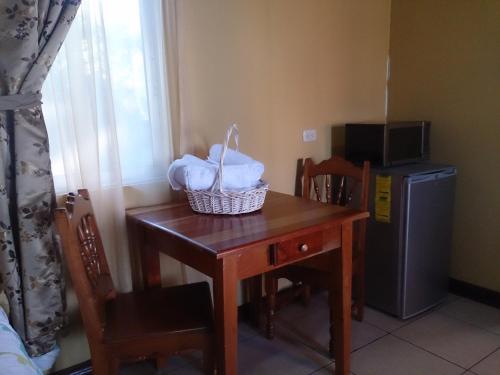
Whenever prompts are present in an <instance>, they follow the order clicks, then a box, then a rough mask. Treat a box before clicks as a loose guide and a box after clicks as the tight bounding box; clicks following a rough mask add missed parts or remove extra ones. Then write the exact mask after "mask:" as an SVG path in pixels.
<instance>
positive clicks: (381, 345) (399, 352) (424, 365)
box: [351, 335, 464, 375]
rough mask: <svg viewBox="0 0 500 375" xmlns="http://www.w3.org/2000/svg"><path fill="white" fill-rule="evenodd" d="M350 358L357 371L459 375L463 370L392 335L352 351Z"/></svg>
mask: <svg viewBox="0 0 500 375" xmlns="http://www.w3.org/2000/svg"><path fill="white" fill-rule="evenodd" d="M351 362H352V366H351V369H352V372H353V373H355V374H356V375H402V374H404V375H429V374H432V375H459V374H462V373H463V372H464V369H462V368H460V367H459V366H456V365H454V364H452V363H450V362H447V361H445V360H443V359H441V358H438V357H436V356H434V355H432V354H431V353H428V352H426V351H425V350H422V349H419V348H417V347H415V346H413V345H411V344H409V343H407V342H405V341H403V340H400V339H398V338H396V337H394V336H391V335H387V336H385V337H383V338H381V339H380V340H377V341H375V342H374V343H372V344H370V345H368V346H366V347H364V348H362V349H360V350H358V351H356V352H354V353H353V354H352V357H351Z"/></svg>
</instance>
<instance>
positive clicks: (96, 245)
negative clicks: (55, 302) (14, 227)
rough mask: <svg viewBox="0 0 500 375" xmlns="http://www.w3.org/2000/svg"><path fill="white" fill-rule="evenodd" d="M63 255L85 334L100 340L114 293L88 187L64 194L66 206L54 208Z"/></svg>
mask: <svg viewBox="0 0 500 375" xmlns="http://www.w3.org/2000/svg"><path fill="white" fill-rule="evenodd" d="M56 225H57V228H58V231H59V235H60V236H61V242H62V246H63V253H64V258H65V261H66V264H67V267H68V270H69V273H70V276H71V280H72V282H73V288H74V289H75V292H76V295H77V298H78V302H79V304H80V311H81V314H82V319H83V323H84V325H85V331H86V333H87V336H88V337H89V338H91V339H97V340H100V339H101V338H102V334H103V329H104V326H105V324H106V320H105V303H106V301H107V300H109V299H112V298H114V297H115V296H116V290H115V288H114V285H113V280H112V279H111V274H110V272H109V267H108V263H107V261H106V255H105V253H104V248H103V245H102V240H101V236H100V234H99V230H98V228H97V224H96V221H95V217H94V211H93V210H92V204H91V202H90V197H89V193H88V191H87V190H85V189H82V190H78V194H74V193H69V194H68V195H66V202H65V207H63V208H58V209H57V210H56Z"/></svg>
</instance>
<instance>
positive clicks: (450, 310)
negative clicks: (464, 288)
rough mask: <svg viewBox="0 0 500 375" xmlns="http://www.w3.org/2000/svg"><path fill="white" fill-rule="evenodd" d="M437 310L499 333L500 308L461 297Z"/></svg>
mask: <svg viewBox="0 0 500 375" xmlns="http://www.w3.org/2000/svg"><path fill="white" fill-rule="evenodd" d="M439 312H440V313H443V314H446V315H448V316H451V317H453V318H456V319H460V320H463V321H465V322H468V323H471V324H474V325H477V326H478V327H481V328H484V329H486V330H488V331H491V332H493V333H496V334H498V335H500V309H496V308H494V307H491V306H487V305H484V304H482V303H478V302H474V301H471V300H468V299H465V298H461V299H459V300H457V301H454V302H452V303H449V304H447V305H446V306H444V307H443V308H442V309H440V310H439Z"/></svg>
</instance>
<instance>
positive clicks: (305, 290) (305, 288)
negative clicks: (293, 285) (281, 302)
mask: <svg viewBox="0 0 500 375" xmlns="http://www.w3.org/2000/svg"><path fill="white" fill-rule="evenodd" d="M310 302H311V286H310V285H306V284H302V304H303V305H304V306H306V307H307V306H309V303H310Z"/></svg>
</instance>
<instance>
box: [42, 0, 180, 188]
mask: <svg viewBox="0 0 500 375" xmlns="http://www.w3.org/2000/svg"><path fill="white" fill-rule="evenodd" d="M161 3H162V2H161V0H148V1H140V0H87V1H83V2H82V5H81V8H80V10H79V12H78V14H77V17H76V19H75V20H74V23H73V25H72V26H71V29H70V31H69V33H68V36H67V38H66V40H65V42H64V44H63V46H62V48H61V50H60V52H59V54H58V56H57V58H56V60H55V62H54V64H53V66H52V68H51V70H50V72H49V75H48V77H47V79H46V81H45V84H44V87H43V90H42V95H43V103H44V104H43V110H44V115H45V121H46V124H47V130H48V133H49V142H50V148H51V160H52V171H53V175H54V183H55V186H56V191H57V192H67V191H69V190H73V189H76V188H79V187H87V188H90V189H92V188H93V187H94V186H99V187H107V186H117V185H121V184H140V183H145V182H151V181H155V180H160V179H164V178H165V175H166V168H167V165H168V163H169V162H170V159H171V149H172V147H171V136H170V118H169V108H168V91H167V82H166V74H165V72H166V69H165V66H166V65H165V52H164V51H165V49H164V42H163V40H164V38H163V35H164V32H163V21H162V4H161Z"/></svg>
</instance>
